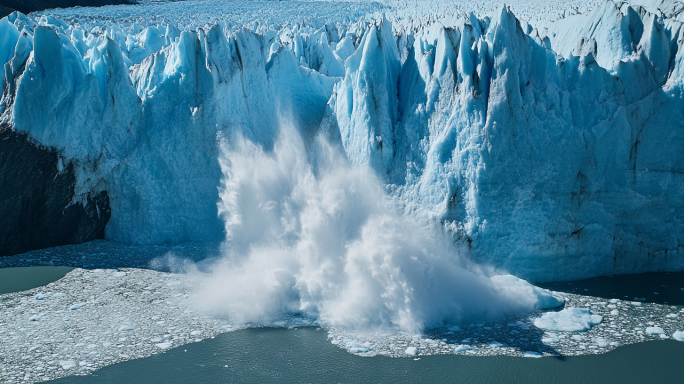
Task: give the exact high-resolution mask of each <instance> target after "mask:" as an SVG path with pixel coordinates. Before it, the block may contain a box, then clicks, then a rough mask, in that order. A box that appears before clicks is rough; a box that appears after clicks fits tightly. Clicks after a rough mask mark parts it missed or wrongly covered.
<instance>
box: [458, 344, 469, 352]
mask: <svg viewBox="0 0 684 384" xmlns="http://www.w3.org/2000/svg"><path fill="white" fill-rule="evenodd" d="M471 349H472V348H470V347H469V346H467V345H463V344H460V345H457V346H455V347H454V352H465V351H470V350H471Z"/></svg>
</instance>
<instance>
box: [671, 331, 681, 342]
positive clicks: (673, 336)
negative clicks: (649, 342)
mask: <svg viewBox="0 0 684 384" xmlns="http://www.w3.org/2000/svg"><path fill="white" fill-rule="evenodd" d="M672 338H674V339H675V340H677V341H684V332H683V331H677V332H675V333H673V334H672Z"/></svg>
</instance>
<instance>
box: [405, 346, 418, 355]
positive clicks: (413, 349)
mask: <svg viewBox="0 0 684 384" xmlns="http://www.w3.org/2000/svg"><path fill="white" fill-rule="evenodd" d="M404 352H406V354H407V355H410V356H415V355H417V354H418V349H416V347H408V348H406V350H405V351H404Z"/></svg>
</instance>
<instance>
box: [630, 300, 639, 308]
mask: <svg viewBox="0 0 684 384" xmlns="http://www.w3.org/2000/svg"><path fill="white" fill-rule="evenodd" d="M631 304H632V305H633V306H635V307H640V306H641V303H640V302H638V301H632V303H631Z"/></svg>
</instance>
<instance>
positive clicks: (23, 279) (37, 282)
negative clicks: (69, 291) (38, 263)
mask: <svg viewBox="0 0 684 384" xmlns="http://www.w3.org/2000/svg"><path fill="white" fill-rule="evenodd" d="M72 269H73V268H71V267H19V268H0V295H1V294H3V293H10V292H19V291H26V290H27V289H32V288H36V287H40V286H43V285H47V284H50V283H52V282H53V281H57V280H59V279H61V278H62V277H64V275H66V274H67V273H69V272H71V270H72Z"/></svg>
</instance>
